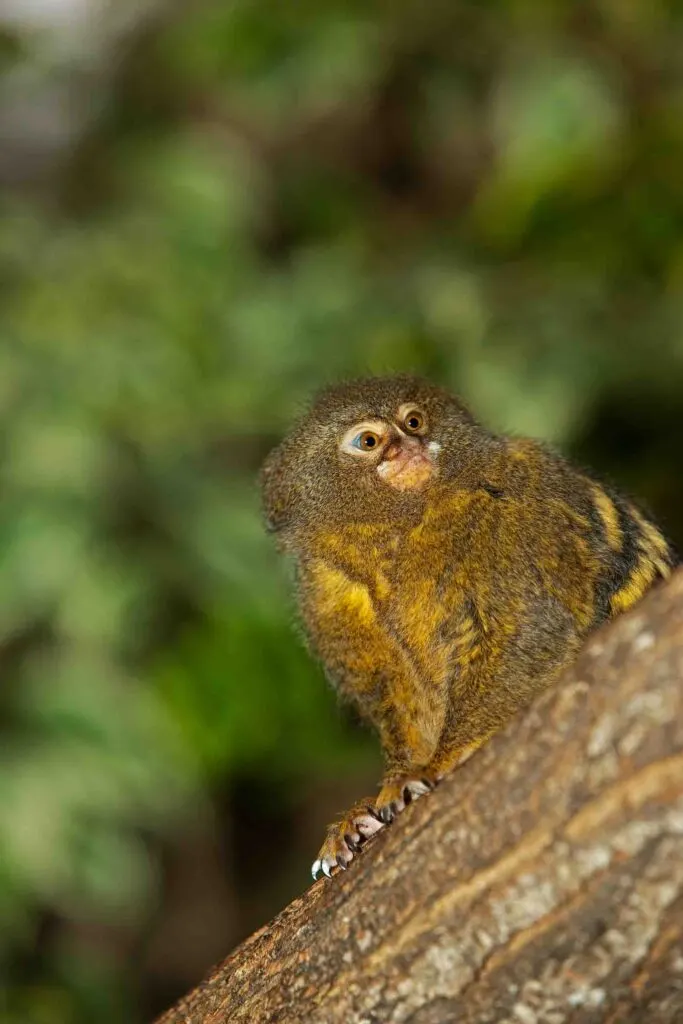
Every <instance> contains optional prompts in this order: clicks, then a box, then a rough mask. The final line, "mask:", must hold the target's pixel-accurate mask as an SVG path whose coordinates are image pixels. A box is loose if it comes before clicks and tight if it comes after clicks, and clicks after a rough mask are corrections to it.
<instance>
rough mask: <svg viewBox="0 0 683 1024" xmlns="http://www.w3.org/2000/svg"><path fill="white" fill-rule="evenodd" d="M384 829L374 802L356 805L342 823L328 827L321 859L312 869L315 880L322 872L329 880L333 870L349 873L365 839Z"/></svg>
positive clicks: (338, 822) (315, 862) (321, 849)
mask: <svg viewBox="0 0 683 1024" xmlns="http://www.w3.org/2000/svg"><path fill="white" fill-rule="evenodd" d="M382 828H384V822H383V821H382V819H381V818H380V817H379V814H378V813H377V811H376V810H375V809H374V808H373V806H372V801H371V800H363V801H361V802H360V803H357V804H355V806H354V807H352V808H351V810H350V811H349V812H348V814H347V815H345V817H343V818H342V819H341V821H336V822H334V824H333V825H330V827H329V828H328V830H327V836H326V837H325V842H324V843H323V845H322V847H321V848H320V852H319V854H318V859H317V860H315V861H314V862H313V864H312V866H311V874H312V875H313V879H314V880H315V879H316V878H317V877H318V875H319V874H320V872H321V871H322V873H323V874H324V875H327V877H328V878H329V877H330V875H331V874H332V869H333V868H342V869H343V870H346V868H347V867H348V866H349V864H350V863H351V861H352V860H353V856H354V854H355V853H357V852H358V850H359V849H360V847H361V845H362V844H363V843H364V842H365V840H366V839H369V838H370V836H374V835H375V833H376V832H379V830H380V829H382Z"/></svg>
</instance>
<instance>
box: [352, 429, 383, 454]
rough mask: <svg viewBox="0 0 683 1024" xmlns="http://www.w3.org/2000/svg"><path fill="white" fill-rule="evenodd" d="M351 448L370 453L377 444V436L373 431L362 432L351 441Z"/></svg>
mask: <svg viewBox="0 0 683 1024" xmlns="http://www.w3.org/2000/svg"><path fill="white" fill-rule="evenodd" d="M352 443H353V447H354V448H358V449H360V451H362V452H371V451H372V450H373V448H376V447H377V445H378V444H379V435H378V434H376V433H375V432H374V430H364V431H363V432H362V433H361V434H358V436H357V437H354V439H353V442H352Z"/></svg>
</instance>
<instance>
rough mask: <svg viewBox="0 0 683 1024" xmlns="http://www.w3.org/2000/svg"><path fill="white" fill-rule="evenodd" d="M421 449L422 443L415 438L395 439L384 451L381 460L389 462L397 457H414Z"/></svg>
mask: <svg viewBox="0 0 683 1024" xmlns="http://www.w3.org/2000/svg"><path fill="white" fill-rule="evenodd" d="M421 448H422V442H421V441H420V440H419V439H418V438H417V437H395V438H394V439H393V440H392V441H390V442H389V444H388V445H387V446H386V448H385V449H384V455H383V458H385V459H388V461H389V462H391V461H393V459H396V458H398V456H399V455H404V456H405V455H416V454H417V452H418V451H419V450H420V449H421Z"/></svg>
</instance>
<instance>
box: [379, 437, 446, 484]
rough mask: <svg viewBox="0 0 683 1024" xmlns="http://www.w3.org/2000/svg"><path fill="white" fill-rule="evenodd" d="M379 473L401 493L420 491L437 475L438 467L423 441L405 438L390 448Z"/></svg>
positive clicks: (381, 463) (381, 477)
mask: <svg viewBox="0 0 683 1024" xmlns="http://www.w3.org/2000/svg"><path fill="white" fill-rule="evenodd" d="M377 472H378V473H379V476H380V479H382V480H383V481H384V482H385V483H387V484H389V485H390V486H391V487H395V488H396V489H397V490H399V491H410V490H420V489H421V488H422V487H425V486H426V485H427V484H428V483H429V481H430V480H431V479H432V478H433V476H434V475H435V474H436V466H435V465H434V462H433V461H432V459H431V457H430V455H429V454H428V452H427V451H425V448H424V446H423V444H422V442H421V441H416V440H414V439H413V438H405V440H403V441H400V442H393V443H392V445H390V446H389V448H388V449H387V451H386V452H385V455H384V458H383V459H382V461H381V462H380V464H379V466H378V467H377Z"/></svg>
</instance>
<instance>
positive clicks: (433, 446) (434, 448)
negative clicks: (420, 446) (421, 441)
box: [427, 441, 441, 455]
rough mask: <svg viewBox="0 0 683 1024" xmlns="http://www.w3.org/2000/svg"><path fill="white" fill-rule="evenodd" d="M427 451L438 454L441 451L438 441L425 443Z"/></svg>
mask: <svg viewBox="0 0 683 1024" xmlns="http://www.w3.org/2000/svg"><path fill="white" fill-rule="evenodd" d="M427 451H429V452H431V454H432V455H438V454H439V452H440V451H441V445H440V444H439V442H438V441H430V442H429V444H428V445H427Z"/></svg>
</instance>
